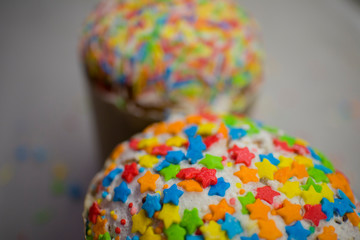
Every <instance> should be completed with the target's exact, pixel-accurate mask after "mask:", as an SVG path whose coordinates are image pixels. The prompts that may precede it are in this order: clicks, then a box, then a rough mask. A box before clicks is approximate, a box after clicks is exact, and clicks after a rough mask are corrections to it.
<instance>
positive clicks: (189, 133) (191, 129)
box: [184, 125, 198, 138]
mask: <svg viewBox="0 0 360 240" xmlns="http://www.w3.org/2000/svg"><path fill="white" fill-rule="evenodd" d="M197 129H198V127H197V126H196V125H192V126H190V127H188V128H186V129H185V130H184V133H185V134H186V135H187V136H188V137H189V138H191V137H194V136H195V134H196V132H197Z"/></svg>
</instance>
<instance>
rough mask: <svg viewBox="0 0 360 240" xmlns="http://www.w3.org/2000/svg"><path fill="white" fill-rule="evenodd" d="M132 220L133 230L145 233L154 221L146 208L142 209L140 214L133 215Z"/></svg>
mask: <svg viewBox="0 0 360 240" xmlns="http://www.w3.org/2000/svg"><path fill="white" fill-rule="evenodd" d="M132 221H133V225H132V228H131V232H133V233H134V232H139V233H141V234H144V233H145V231H146V228H147V226H149V225H150V224H151V222H152V220H151V219H150V218H148V217H147V216H146V212H145V210H140V212H139V213H138V214H135V215H134V216H132Z"/></svg>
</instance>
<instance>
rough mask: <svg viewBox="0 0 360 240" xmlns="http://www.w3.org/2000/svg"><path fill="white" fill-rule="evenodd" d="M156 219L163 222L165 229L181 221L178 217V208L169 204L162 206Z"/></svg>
mask: <svg viewBox="0 0 360 240" xmlns="http://www.w3.org/2000/svg"><path fill="white" fill-rule="evenodd" d="M158 218H159V219H161V220H163V221H164V224H165V228H168V227H170V226H171V224H173V223H179V222H180V220H181V218H180V215H179V206H175V205H173V204H170V203H166V204H164V206H163V208H162V209H161V211H160V213H159V216H158Z"/></svg>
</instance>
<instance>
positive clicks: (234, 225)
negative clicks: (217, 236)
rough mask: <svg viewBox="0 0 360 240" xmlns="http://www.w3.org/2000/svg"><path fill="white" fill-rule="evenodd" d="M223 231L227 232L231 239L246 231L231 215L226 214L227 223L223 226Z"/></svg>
mask: <svg viewBox="0 0 360 240" xmlns="http://www.w3.org/2000/svg"><path fill="white" fill-rule="evenodd" d="M221 229H222V230H225V231H226V232H227V235H228V237H229V238H230V239H231V238H233V237H234V236H235V235H237V234H240V233H242V232H243V231H244V230H243V229H242V227H241V225H240V222H239V221H238V220H237V219H236V218H235V217H233V216H231V215H230V214H229V213H226V215H225V221H224V223H222V224H221Z"/></svg>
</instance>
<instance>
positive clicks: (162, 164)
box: [154, 160, 170, 172]
mask: <svg viewBox="0 0 360 240" xmlns="http://www.w3.org/2000/svg"><path fill="white" fill-rule="evenodd" d="M168 166H170V163H169V162H168V161H165V160H164V161H162V162H161V163H159V164H158V165H157V166H156V167H155V168H154V169H155V171H158V172H160V171H161V170H163V169H164V168H166V167H168Z"/></svg>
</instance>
